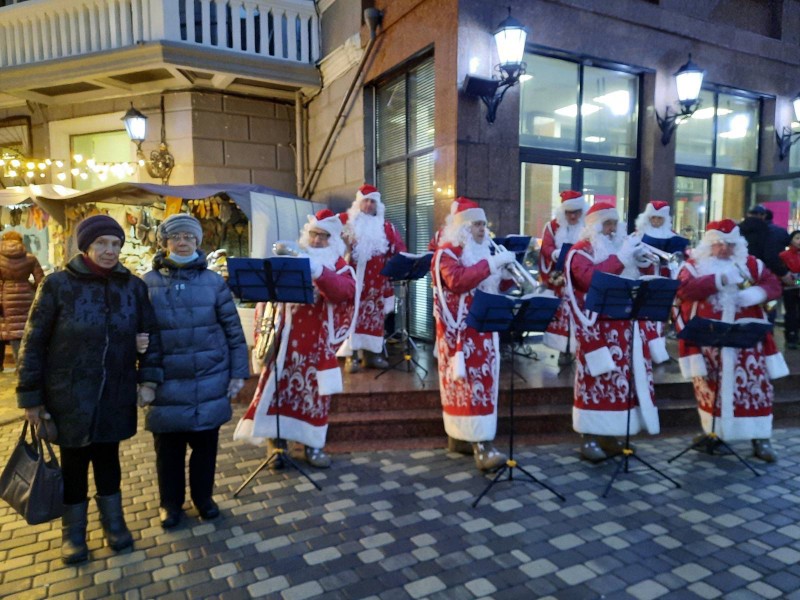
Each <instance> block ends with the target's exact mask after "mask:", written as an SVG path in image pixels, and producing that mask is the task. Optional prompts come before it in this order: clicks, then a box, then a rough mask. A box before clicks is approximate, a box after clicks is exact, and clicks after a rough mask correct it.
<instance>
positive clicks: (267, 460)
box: [233, 452, 279, 498]
mask: <svg viewBox="0 0 800 600" xmlns="http://www.w3.org/2000/svg"><path fill="white" fill-rule="evenodd" d="M278 456H279V453H278V452H274V453H272V454H270V455H269V456H268V457H267V458H265V459H264V460H262V461H261V464H260V465H258V467H256V470H255V471H253V472H252V473H250V475H248V476H247V479H245V480H244V483H242V485H240V486H239V487H238V488H237V490H236V491H235V492H233V497H234V498H236V497H237V496H238V495H239V492H241V491H242V490H243V489H244V488H246V487H247V484H248V483H250V482H251V481H253V479H255V478H256V475H258V474H259V473H261V471H263V470H264V469H265V468H266V467H267V466H269V464H270V463H271V462H273V461H277V460H278Z"/></svg>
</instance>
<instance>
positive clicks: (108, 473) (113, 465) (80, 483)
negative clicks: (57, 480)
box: [61, 442, 122, 504]
mask: <svg viewBox="0 0 800 600" xmlns="http://www.w3.org/2000/svg"><path fill="white" fill-rule="evenodd" d="M89 463H91V464H92V471H94V485H95V488H97V495H98V496H111V495H112V494H116V493H117V492H118V491H119V484H120V481H121V479H122V470H121V468H120V465H119V442H114V443H110V444H90V445H89V446H84V447H83V448H64V447H63V446H62V447H61V472H62V474H63V477H64V504H78V503H79V502H84V501H85V500H86V498H87V497H88V495H89Z"/></svg>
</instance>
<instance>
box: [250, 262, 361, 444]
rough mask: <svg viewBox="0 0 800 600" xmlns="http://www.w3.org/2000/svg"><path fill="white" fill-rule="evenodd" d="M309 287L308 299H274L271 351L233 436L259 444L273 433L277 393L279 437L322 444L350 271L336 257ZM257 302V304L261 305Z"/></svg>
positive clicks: (337, 380) (345, 322) (349, 296)
mask: <svg viewBox="0 0 800 600" xmlns="http://www.w3.org/2000/svg"><path fill="white" fill-rule="evenodd" d="M314 288H315V292H314V296H315V301H314V303H313V304H280V305H278V313H277V317H276V323H275V334H276V339H277V340H279V341H278V344H279V345H278V351H277V357H276V359H275V361H274V363H273V364H270V365H265V366H264V368H263V369H262V370H261V375H260V377H259V380H258V386H257V387H256V391H255V394H254V395H253V400H252V401H251V403H250V407H249V408H248V409H247V412H246V413H245V415H244V416H243V417H242V419H241V420H240V421H239V424H238V425H237V426H236V431H235V433H234V439H242V440H246V441H249V442H251V443H254V444H260V443H261V442H263V440H264V438H275V437H277V435H278V432H277V423H276V416H275V415H276V412H277V411H276V402H275V398H276V396H277V398H278V400H279V404H280V437H281V438H283V439H288V440H293V441H296V442H300V443H302V444H304V445H306V446H309V447H311V448H322V447H324V446H325V439H326V436H327V432H328V412H329V410H330V403H331V395H332V394H338V393H340V392H341V391H342V388H343V385H342V373H341V370H340V369H339V363H338V361H337V360H336V350H337V348H338V347H339V345H340V344H341V343H342V341H343V340H344V337H345V336H346V335H347V333H348V331H349V330H350V325H351V323H352V319H353V298H354V297H355V289H356V284H355V278H354V276H353V271H352V269H351V268H350V267H349V266H347V264H346V263H345V261H344V259H342V258H340V259H339V260H338V261H337V263H336V271H334V270H332V269H328V268H323V270H322V274H321V275H320V276H319V277H318V278H317V279H315V280H314ZM260 308H261V309H262V310H263V306H262V307H260ZM256 316H257V317H258V314H257V315H256ZM258 322H259V319H258V318H257V319H256V323H258ZM257 343H258V340H257V339H256V344H257ZM276 382H277V392H276Z"/></svg>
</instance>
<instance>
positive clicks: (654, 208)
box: [644, 200, 669, 219]
mask: <svg viewBox="0 0 800 600" xmlns="http://www.w3.org/2000/svg"><path fill="white" fill-rule="evenodd" d="M644 214H645V216H647V218H648V219H649V218H650V217H663V218H665V219H666V218H667V217H669V202H664V201H663V200H651V201H650V202H648V203H647V206H645V207H644Z"/></svg>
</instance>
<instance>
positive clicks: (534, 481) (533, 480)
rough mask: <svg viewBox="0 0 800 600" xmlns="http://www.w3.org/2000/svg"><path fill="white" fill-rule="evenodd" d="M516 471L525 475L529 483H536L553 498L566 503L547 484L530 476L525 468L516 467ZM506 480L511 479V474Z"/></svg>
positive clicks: (564, 499)
mask: <svg viewBox="0 0 800 600" xmlns="http://www.w3.org/2000/svg"><path fill="white" fill-rule="evenodd" d="M512 469H513V467H512ZM517 469H519V470H520V471H522V472H523V473H525V475H527V476H528V479H530V480H531V482H533V483H538V484H539V485H540V486H542V487H543V488H544V489H546V490H547V491H549V492H551V493H552V494H554V495H555V496H558V498H559V499H560V500H561V501H562V502H566V500H567V499H566V498H564V496H562V495H561V494H559V493H558V492H557V491H555V490H554V489H553V488H551V487H550V486H549V485H547V484H546V483H544V482H543V481H541V480H539V479H537V478H536V477H534V476H533V475H531V474H530V473H529V472H528V471H527V470H526V469H525V467H520V466H517ZM508 478H509V479H511V474H510V473H509V477H508Z"/></svg>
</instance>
